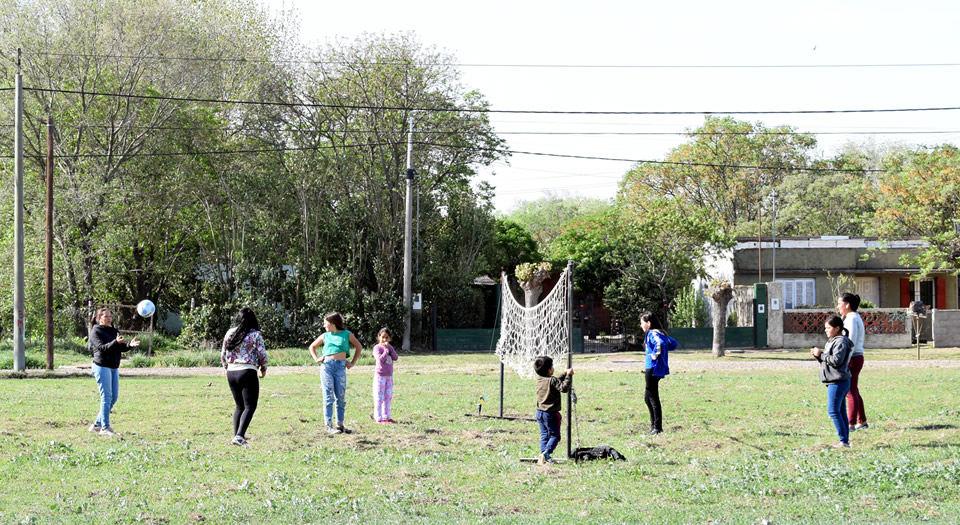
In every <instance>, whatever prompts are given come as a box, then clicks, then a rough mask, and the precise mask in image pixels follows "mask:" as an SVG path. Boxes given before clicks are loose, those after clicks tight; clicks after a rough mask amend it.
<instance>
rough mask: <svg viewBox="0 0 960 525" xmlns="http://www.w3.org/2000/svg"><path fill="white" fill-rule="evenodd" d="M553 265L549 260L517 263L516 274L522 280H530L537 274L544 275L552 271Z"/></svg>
mask: <svg viewBox="0 0 960 525" xmlns="http://www.w3.org/2000/svg"><path fill="white" fill-rule="evenodd" d="M552 269H553V265H552V264H551V263H549V262H539V263H524V264H520V265H517V268H516V276H517V280H518V281H520V282H524V281H529V280H530V279H534V278H536V277H537V276H544V275H548V274H549V273H550V270H552Z"/></svg>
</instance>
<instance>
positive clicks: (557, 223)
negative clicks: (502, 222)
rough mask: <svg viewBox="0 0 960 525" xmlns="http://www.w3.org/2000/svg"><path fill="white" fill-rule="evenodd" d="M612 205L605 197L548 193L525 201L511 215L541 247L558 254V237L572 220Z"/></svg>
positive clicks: (545, 250)
mask: <svg viewBox="0 0 960 525" xmlns="http://www.w3.org/2000/svg"><path fill="white" fill-rule="evenodd" d="M609 207H610V203H609V202H608V201H607V200H602V199H590V198H584V197H559V196H556V195H548V196H546V197H543V198H541V199H538V200H535V201H525V202H521V203H520V204H518V205H517V206H516V208H515V209H514V210H513V211H512V212H510V213H509V214H508V215H507V218H508V219H510V220H511V221H515V222H516V223H518V224H520V225H522V227H523V228H524V229H525V230H526V231H528V232H530V234H531V235H532V236H533V238H534V239H535V240H536V242H537V244H538V245H539V247H540V250H541V251H544V252H547V253H550V254H551V257H552V258H556V257H554V255H553V249H554V246H553V244H554V241H556V240H557V238H558V237H560V236H561V235H562V234H563V233H564V232H565V231H566V230H567V229H569V227H570V226H571V223H573V222H582V219H584V218H586V217H588V216H592V215H595V214H597V213H601V212H603V211H604V210H606V209H607V208H609ZM559 259H562V257H559Z"/></svg>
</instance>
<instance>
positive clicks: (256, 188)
mask: <svg viewBox="0 0 960 525" xmlns="http://www.w3.org/2000/svg"><path fill="white" fill-rule="evenodd" d="M0 17H2V21H3V22H4V31H3V32H2V33H0V57H3V58H5V60H0V72H3V73H5V74H6V77H7V78H12V69H13V67H14V64H15V63H16V60H15V59H14V58H15V57H13V56H12V54H11V53H15V50H16V49H17V48H18V47H23V48H25V49H27V50H30V49H33V50H43V51H44V52H43V53H35V52H27V53H25V54H24V56H23V66H24V84H25V85H28V86H48V87H52V88H55V89H65V90H77V89H84V90H87V91H96V92H103V93H124V94H132V95H161V96H162V97H163V98H142V97H139V96H134V97H112V96H96V97H80V96H76V95H71V94H63V96H62V97H57V100H56V103H54V104H53V105H52V106H51V105H50V104H51V102H50V100H49V97H48V96H47V95H46V94H44V93H42V92H37V91H28V92H27V96H26V101H25V105H26V113H25V115H26V121H27V122H26V126H25V128H26V129H27V134H26V136H25V142H26V149H27V150H28V151H41V150H42V149H43V147H44V146H43V144H44V141H45V136H44V135H43V130H45V129H46V128H45V125H44V124H45V119H46V117H47V115H48V114H50V115H51V116H52V117H53V118H54V120H55V122H56V123H57V131H58V137H57V141H58V148H59V149H60V150H61V151H66V152H70V153H71V155H64V156H60V157H58V159H57V161H56V162H57V165H56V166H55V167H54V170H55V172H56V173H57V178H56V184H57V188H56V189H55V195H56V199H57V200H56V202H55V207H56V209H57V215H58V219H57V224H56V227H55V235H56V239H55V242H54V244H55V247H56V250H57V255H56V260H57V272H56V276H55V279H56V280H55V283H54V286H55V292H54V293H55V302H56V308H57V311H58V312H63V313H64V314H63V315H62V316H60V317H58V319H57V334H58V335H81V334H83V333H84V332H85V330H84V328H83V323H82V319H81V318H79V317H77V316H75V315H73V313H72V312H77V311H80V310H81V309H82V307H83V306H84V304H85V303H86V301H87V299H88V298H92V299H93V300H94V302H97V303H119V304H135V303H136V302H137V301H139V300H140V299H143V298H151V299H153V300H154V302H155V303H157V305H158V306H159V307H160V308H161V309H164V310H172V311H178V313H182V314H183V317H184V322H185V324H186V326H185V329H184V333H183V336H182V337H183V342H184V344H187V345H208V346H217V342H218V340H219V339H220V338H221V337H222V336H223V332H224V331H225V329H226V328H227V327H228V326H229V322H230V319H231V318H232V317H233V315H234V313H235V311H236V309H237V308H238V307H239V306H246V305H249V306H252V307H254V309H255V310H256V311H257V313H258V316H259V317H260V320H261V326H262V328H263V330H264V335H265V337H266V338H267V340H268V344H277V343H296V344H303V343H304V341H306V340H308V339H310V338H312V337H314V336H315V335H316V333H318V332H319V329H318V325H317V321H318V318H319V316H320V315H321V314H322V313H325V312H326V311H329V310H338V311H341V312H342V313H344V315H345V316H346V317H347V321H348V324H349V325H350V326H351V328H353V329H356V330H360V331H363V332H369V331H371V330H375V328H379V326H381V325H391V326H394V328H398V326H397V325H398V324H399V321H398V319H400V316H399V314H398V311H399V310H400V306H399V304H400V299H399V296H400V295H401V292H402V279H403V275H402V270H403V241H404V238H403V237H404V231H403V224H404V211H405V210H404V206H403V203H404V192H405V180H404V178H403V177H402V174H403V172H404V169H405V167H406V148H405V147H403V144H404V143H405V141H406V133H407V128H408V123H409V121H410V119H411V118H413V120H414V126H415V128H416V129H417V131H418V132H420V133H423V136H425V137H426V136H428V137H433V138H431V141H430V143H423V144H420V145H418V147H417V148H416V157H415V163H416V165H417V179H416V191H417V193H418V195H419V198H418V208H417V212H418V214H417V232H418V236H419V240H420V243H419V250H418V252H417V253H416V254H415V258H416V261H417V262H418V263H419V264H418V269H419V273H418V274H417V275H416V276H415V279H416V283H415V286H416V290H417V291H420V292H423V294H424V297H425V299H426V300H427V301H428V302H429V301H431V300H433V299H435V298H437V297H440V296H443V295H445V294H446V292H447V290H450V289H455V288H462V287H465V286H469V284H470V283H471V282H472V280H473V279H474V278H475V277H476V276H477V275H480V274H482V273H483V272H485V271H488V270H490V269H491V268H494V267H497V268H499V266H501V265H509V264H513V263H512V262H511V261H513V260H514V259H516V260H518V261H519V260H525V259H531V260H537V259H539V256H535V254H536V249H535V246H534V245H533V244H532V242H531V239H530V238H529V235H526V234H524V233H523V232H522V230H521V229H519V227H515V226H514V225H508V224H506V223H504V224H502V225H501V226H502V228H499V229H498V228H495V226H494V225H495V222H494V217H493V209H492V205H491V195H492V189H491V188H490V187H489V185H487V184H483V183H481V184H476V185H475V184H473V179H475V177H476V172H477V169H478V167H480V166H484V165H487V164H490V163H492V162H494V161H496V160H498V159H500V158H501V157H502V156H503V154H502V153H500V151H502V149H503V145H504V143H503V141H502V140H501V139H500V138H499V137H497V136H496V134H495V133H494V132H493V128H492V126H491V125H490V123H489V120H488V114H487V113H485V112H484V111H482V110H483V109H486V108H488V107H489V103H488V102H487V101H486V100H485V99H484V97H483V96H482V94H480V93H477V92H474V91H467V90H466V89H465V88H464V87H463V86H462V85H461V84H460V81H459V78H458V77H459V71H458V70H457V69H456V68H455V66H453V65H451V64H455V63H457V60H456V59H455V58H454V57H450V56H447V55H445V54H442V53H439V52H437V51H435V50H433V49H431V48H429V47H427V46H424V45H422V44H420V43H419V42H418V41H417V40H416V38H415V37H414V36H413V35H412V34H397V35H386V34H379V35H364V36H362V37H360V38H358V39H356V40H353V41H347V40H336V41H330V42H329V43H327V44H324V45H322V46H318V47H316V48H308V47H306V46H305V45H304V44H302V43H300V42H298V41H296V39H295V38H291V37H290V35H293V34H296V30H295V26H296V20H295V19H294V18H293V15H291V14H289V13H285V14H282V15H280V17H278V18H270V17H269V16H268V15H267V14H266V12H265V11H263V10H262V9H261V8H260V7H259V6H257V5H255V4H254V3H252V2H247V1H245V0H241V1H228V2H212V3H211V2H191V1H189V0H146V1H143V2H132V3H131V2H125V1H121V0H108V1H106V2H105V3H97V4H96V5H94V4H92V3H90V2H87V1H86V0H67V1H65V2H60V1H55V0H39V1H38V2H27V3H14V4H10V5H6V6H5V7H4V8H3V9H2V11H0ZM37 27H43V28H44V30H43V31H42V32H37V31H36V28H37ZM223 35H229V38H224V36H223ZM311 45H312V44H311ZM172 55H175V56H197V57H218V56H219V57H223V56H243V57H246V58H248V60H245V61H242V62H234V61H219V62H218V61H191V60H169V59H166V58H163V57H165V56H172ZM308 55H309V56H311V57H312V58H313V59H314V60H311V61H309V62H303V61H290V60H288V58H289V57H292V56H308ZM181 99H190V101H185V100H181ZM196 99H237V100H264V101H268V102H269V101H277V100H280V101H300V102H303V103H305V104H307V105H300V106H293V105H291V106H287V105H270V104H264V105H258V104H246V105H223V104H219V103H205V102H200V101H197V100H196ZM411 107H432V108H438V109H448V110H450V111H435V112H416V113H414V112H411V111H409V110H404V109H396V108H411ZM460 109H464V110H470V111H458V110H460ZM10 111H11V106H9V105H3V106H0V116H3V117H5V118H4V119H3V120H5V121H11V122H12V116H11V115H10ZM145 129H149V130H151V131H150V132H149V133H144V132H143V130H145ZM451 129H455V130H459V131H458V132H457V133H450V132H449V130H451ZM371 130H377V133H376V136H372V135H371V134H370V131H371ZM439 130H443V131H444V133H433V132H434V131H439ZM231 151H236V152H241V151H242V152H245V153H236V154H226V153H222V152H231ZM0 152H2V153H4V155H0V157H5V156H7V155H9V154H10V145H9V143H0ZM147 153H149V154H147ZM74 155H78V156H74ZM40 158H41V157H40V156H36V155H29V156H28V159H27V170H28V171H30V170H35V171H36V172H38V173H41V172H42V168H43V166H42V163H41V162H40ZM0 162H2V163H3V166H2V167H3V169H7V167H8V165H9V162H8V161H6V160H0ZM43 195H44V191H43V186H42V180H41V178H40V177H28V178H27V187H26V188H25V199H26V203H27V204H26V207H27V208H28V209H34V210H36V209H42V207H43ZM10 206H11V204H10V203H9V202H8V201H7V200H2V201H0V211H4V212H9V211H10ZM42 220H43V214H42V213H33V214H31V215H30V216H29V217H28V218H27V221H28V223H27V224H26V225H25V228H26V231H27V236H28V239H34V238H39V237H40V236H42V233H39V232H42V231H43V225H42ZM10 231H11V229H10V228H9V227H8V226H7V225H6V223H5V224H4V226H2V227H0V247H3V248H10V243H11V239H10V238H9V233H10ZM525 235H526V237H525ZM26 244H27V247H28V249H27V250H28V251H27V254H26V257H27V266H28V267H39V266H40V265H42V259H43V253H42V243H40V242H27V243H26ZM10 253H11V250H10V249H5V250H2V251H0V262H6V263H8V264H2V265H0V279H4V278H8V274H9V273H10V270H9V268H11V266H12V264H9V263H10V260H9V257H10V255H9V254H10ZM331 272H333V273H335V275H332V273H331ZM330 279H332V280H333V281H332V282H331V281H330ZM27 280H28V283H27V289H28V297H27V304H26V308H27V318H28V324H27V329H28V331H29V333H30V334H31V336H37V335H39V334H40V333H42V332H38V331H37V330H41V331H42V323H37V322H35V321H34V320H36V319H42V318H43V316H42V313H43V310H44V305H43V292H42V291H43V287H42V273H41V272H29V273H28V276H27ZM191 299H193V300H194V302H195V305H196V306H195V308H194V309H192V310H191V309H189V307H188V306H187V305H189V304H190V300H191ZM9 303H10V300H9V299H8V298H7V297H5V296H0V306H3V305H6V306H7V308H4V309H2V312H0V322H3V321H7V323H5V324H6V325H7V326H9V322H10V321H11V319H10V313H9V312H12V305H11V304H9Z"/></svg>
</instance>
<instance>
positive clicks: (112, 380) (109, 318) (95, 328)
mask: <svg viewBox="0 0 960 525" xmlns="http://www.w3.org/2000/svg"><path fill="white" fill-rule="evenodd" d="M112 322H113V312H111V311H110V310H109V309H108V308H101V309H99V310H97V313H96V315H95V316H94V317H93V320H91V321H90V338H89V341H90V350H91V351H93V377H94V378H95V379H96V380H97V390H99V391H100V413H99V414H97V419H96V420H95V421H94V422H93V424H92V425H90V432H99V433H100V435H101V436H112V435H114V431H113V428H111V427H110V410H112V409H113V405H115V404H116V403H117V396H118V395H119V394H120V385H119V379H120V374H119V370H118V369H119V368H120V353H121V352H126V351H127V350H129V349H131V348H135V347H137V346H140V341H137V338H136V337H134V338H133V340H131V341H130V342H129V343H127V342H126V341H125V340H124V339H123V336H122V335H120V331H119V330H117V329H116V328H114V327H113V326H111V323H112Z"/></svg>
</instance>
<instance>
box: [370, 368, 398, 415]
mask: <svg viewBox="0 0 960 525" xmlns="http://www.w3.org/2000/svg"><path fill="white" fill-rule="evenodd" d="M392 401H393V376H379V375H376V374H374V375H373V419H375V420H377V421H386V420H388V419H392V418H391V417H390V403H391V402H392Z"/></svg>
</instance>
